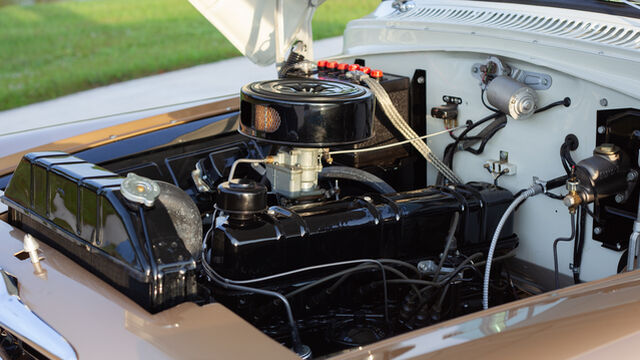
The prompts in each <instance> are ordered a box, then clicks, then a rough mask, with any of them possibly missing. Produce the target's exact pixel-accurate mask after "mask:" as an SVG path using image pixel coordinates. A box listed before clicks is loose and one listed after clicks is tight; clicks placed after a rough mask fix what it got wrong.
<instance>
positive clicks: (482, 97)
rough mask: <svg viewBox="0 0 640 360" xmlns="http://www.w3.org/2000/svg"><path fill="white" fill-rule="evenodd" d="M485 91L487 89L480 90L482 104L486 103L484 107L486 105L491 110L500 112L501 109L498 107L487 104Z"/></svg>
mask: <svg viewBox="0 0 640 360" xmlns="http://www.w3.org/2000/svg"><path fill="white" fill-rule="evenodd" d="M484 93H485V89H482V90H481V91H480V100H482V105H484V107H486V108H487V109H488V110H490V111H493V112H500V110H498V109H496V108H492V107H491V106H489V105H487V103H486V102H485V101H484Z"/></svg>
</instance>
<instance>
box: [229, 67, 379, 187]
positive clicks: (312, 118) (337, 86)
mask: <svg viewBox="0 0 640 360" xmlns="http://www.w3.org/2000/svg"><path fill="white" fill-rule="evenodd" d="M373 103H374V101H373V95H372V94H371V92H370V91H369V90H368V89H367V88H364V87H362V86H359V85H355V84H351V83H347V82H340V81H331V80H319V79H311V78H304V79H279V80H270V81H259V82H255V83H252V84H249V85H246V86H244V87H243V88H242V92H241V111H240V127H239V131H240V133H242V134H243V135H246V136H248V137H251V138H253V139H256V140H259V141H261V142H266V143H270V144H272V145H273V146H274V147H277V148H278V151H277V152H276V154H275V155H274V156H273V159H272V160H273V161H269V162H268V163H267V164H266V168H267V173H266V175H267V178H268V179H269V181H270V182H271V187H272V190H273V191H274V192H276V193H277V194H279V195H281V196H284V197H287V198H290V199H299V198H303V197H314V196H319V195H322V194H323V191H322V190H321V189H319V188H318V174H319V173H320V172H321V171H322V154H323V151H324V149H326V148H329V147H339V146H347V145H352V144H356V143H360V142H363V141H366V140H368V139H369V138H371V136H372V134H373V131H372V114H373Z"/></svg>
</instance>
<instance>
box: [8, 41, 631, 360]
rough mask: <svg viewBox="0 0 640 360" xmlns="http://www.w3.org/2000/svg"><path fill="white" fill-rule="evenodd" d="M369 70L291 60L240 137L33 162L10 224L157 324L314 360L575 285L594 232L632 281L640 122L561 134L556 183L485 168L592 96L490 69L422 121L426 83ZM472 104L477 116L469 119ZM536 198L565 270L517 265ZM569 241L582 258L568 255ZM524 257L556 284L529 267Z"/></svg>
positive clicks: (255, 93)
mask: <svg viewBox="0 0 640 360" xmlns="http://www.w3.org/2000/svg"><path fill="white" fill-rule="evenodd" d="M351 60H352V61H351ZM368 63H382V62H381V61H378V60H377V59H376V57H375V56H372V57H371V58H367V59H366V61H365V59H362V58H357V59H350V61H348V62H340V63H339V62H337V61H325V60H321V61H318V62H309V61H306V60H304V57H303V56H301V55H300V54H296V53H295V49H292V52H291V55H290V57H289V59H288V60H287V62H286V63H285V64H284V65H283V66H282V67H281V69H280V72H279V78H278V79H276V80H269V81H258V82H254V83H251V84H247V85H246V86H244V87H243V88H242V89H241V93H240V111H239V113H237V114H232V115H230V116H228V117H227V119H232V120H233V121H232V123H233V124H234V125H235V124H236V123H237V132H236V131H235V129H236V128H234V129H233V131H228V132H226V133H212V134H206V133H207V131H206V130H205V128H206V127H207V126H208V125H211V124H215V121H218V120H215V121H213V120H212V121H211V122H210V123H208V124H207V125H204V126H203V127H201V128H198V129H195V130H194V131H193V132H198V133H200V134H201V135H200V136H199V137H197V140H191V141H186V142H184V143H182V142H178V143H173V144H171V145H169V146H164V147H156V148H152V149H150V150H146V151H143V152H138V153H133V154H126V155H124V156H120V157H116V158H114V159H111V160H105V161H95V162H90V161H87V160H85V157H82V156H79V155H77V154H76V156H71V155H69V154H66V153H59V152H43V153H31V154H29V155H27V156H25V157H24V158H23V160H22V162H21V163H20V165H19V166H18V168H17V169H16V171H15V173H14V175H13V177H12V180H11V182H10V183H9V186H8V187H7V189H6V190H5V194H4V196H3V198H2V200H3V202H5V203H6V204H7V205H8V206H9V208H10V210H9V222H10V223H11V224H12V225H14V226H17V227H19V228H21V229H23V230H25V231H28V232H31V233H34V234H38V235H40V237H41V238H42V239H46V241H47V242H48V243H49V244H50V245H52V246H54V247H55V248H57V249H58V250H60V251H62V252H63V253H65V254H66V255H68V256H69V257H71V258H72V259H74V260H75V261H76V262H78V263H79V264H81V265H82V266H83V267H85V268H87V269H89V270H90V271H92V272H93V273H95V274H96V275H98V276H99V277H101V278H102V279H103V280H105V281H107V282H108V283H110V284H111V285H113V286H114V287H115V288H116V289H118V290H119V291H121V292H122V293H124V294H125V295H127V296H128V297H130V298H131V299H133V300H134V301H136V302H137V303H138V304H140V305H141V306H142V307H144V308H145V309H147V310H148V311H150V312H153V313H155V312H160V311H162V310H165V309H167V308H170V307H172V306H174V305H176V304H179V303H181V302H185V301H193V302H196V303H198V304H207V303H211V302H220V303H222V304H224V305H225V306H226V307H228V308H229V309H231V310H232V311H233V312H235V313H236V314H237V315H239V316H241V317H242V318H244V319H245V320H247V321H248V322H250V323H251V324H252V325H253V326H255V327H256V328H258V329H259V330H261V331H262V332H263V333H265V334H267V335H268V336H270V337H271V338H273V339H274V340H276V341H278V342H279V343H281V344H283V345H284V346H286V347H288V348H291V349H292V350H293V351H295V352H296V353H297V354H298V355H299V356H300V357H302V358H311V357H322V356H327V355H330V354H334V353H336V352H339V351H344V350H348V349H353V348H357V347H360V346H364V345H367V344H371V343H374V342H377V341H380V340H383V339H386V338H389V337H391V336H395V335H398V334H402V333H404V332H407V331H411V330H414V329H418V328H422V327H426V326H429V325H433V324H437V323H440V322H442V321H445V320H448V319H453V318H456V317H458V316H461V315H465V314H469V313H473V312H476V311H480V310H483V309H487V308H488V307H492V306H496V305H500V304H504V303H507V302H510V301H514V300H517V299H521V298H524V297H528V296H531V295H536V294H539V293H542V292H544V291H548V290H553V289H556V288H560V287H562V286H566V285H567V284H569V283H571V282H572V281H571V280H573V282H575V283H579V282H580V281H582V280H581V268H582V267H583V265H582V255H583V252H584V246H585V243H587V242H588V241H587V231H588V229H589V227H588V226H587V225H586V224H587V219H589V221H590V222H591V220H593V223H594V225H593V227H592V229H591V231H592V233H593V235H592V236H593V240H596V241H598V242H601V243H602V246H603V247H604V248H606V249H607V251H611V252H615V253H616V255H615V257H616V260H617V259H618V258H619V263H618V264H617V271H614V272H612V273H615V272H619V271H624V270H633V269H635V268H636V264H637V259H636V257H637V248H638V246H639V245H638V244H637V242H638V234H639V233H640V230H636V226H635V225H634V224H638V220H637V217H638V215H640V214H639V213H637V207H638V188H637V186H636V183H637V177H638V172H637V171H638V149H640V135H639V134H640V132H639V131H640V129H637V128H638V126H637V125H636V124H637V121H638V118H639V116H640V115H639V114H638V110H637V109H630V108H622V109H608V110H604V111H599V112H598V113H597V128H596V129H592V130H593V131H591V130H590V131H591V132H592V133H593V135H592V137H593V139H595V144H594V146H591V147H590V148H589V149H588V150H586V151H587V152H586V153H587V154H588V155H587V156H581V157H580V158H576V159H578V160H574V157H575V155H576V150H577V149H580V151H582V152H583V153H585V150H584V149H585V147H589V144H590V142H589V141H584V138H585V137H584V136H582V135H581V134H578V136H577V135H576V134H574V133H573V132H574V131H573V130H574V129H572V128H571V127H567V128H566V129H567V131H566V133H562V134H559V135H558V134H553V136H556V135H557V136H558V137H559V138H560V139H561V141H560V142H559V143H558V146H556V147H555V148H554V149H552V150H551V151H547V152H550V153H553V154H556V155H555V157H553V158H546V159H543V162H544V163H548V164H551V163H553V166H547V167H545V169H544V171H542V170H540V171H539V172H538V175H539V176H541V177H542V176H546V177H544V178H534V177H529V178H528V179H526V180H522V177H521V175H520V174H521V173H522V170H523V168H524V172H525V173H528V172H536V171H537V169H532V166H531V164H530V163H529V162H525V163H522V162H521V163H520V164H519V165H520V168H519V167H518V166H517V165H518V164H516V162H517V161H518V158H517V157H516V159H515V160H514V157H513V153H514V151H507V150H500V151H499V152H497V153H496V154H495V155H496V156H495V159H494V158H489V159H486V156H484V155H486V153H487V152H490V151H491V152H493V151H494V149H495V148H494V144H495V143H496V142H498V143H500V142H501V141H500V140H501V138H500V136H504V132H505V131H506V130H503V129H505V128H507V127H509V126H514V125H511V124H513V123H516V124H521V122H526V121H534V120H535V118H536V117H537V116H541V115H542V114H545V115H546V114H548V113H552V112H554V111H556V112H557V113H558V114H560V115H559V116H563V117H570V116H573V115H571V112H570V111H572V110H573V109H574V108H575V107H576V106H580V105H579V104H580V99H576V98H575V96H565V95H561V96H558V98H557V99H554V100H553V101H547V100H549V98H550V97H549V96H548V95H543V94H544V92H545V91H548V90H549V89H550V88H552V87H553V85H552V83H553V80H554V79H555V78H556V75H555V74H554V73H552V72H550V71H544V69H539V68H533V67H531V66H530V67H527V64H525V63H520V62H516V61H507V60H505V59H503V58H500V57H497V56H493V55H491V56H487V57H484V58H480V57H477V56H476V58H475V59H473V61H469V63H470V64H471V66H470V67H469V69H468V70H467V72H466V74H465V75H466V77H467V78H468V79H471V80H470V81H467V85H468V86H466V87H465V91H464V94H463V93H461V92H457V89H459V88H460V87H456V86H451V87H450V88H451V91H450V92H449V90H447V92H442V93H438V94H437V95H436V97H437V98H438V99H441V101H439V102H438V104H437V105H434V104H433V101H429V102H428V103H429V104H430V105H433V106H430V107H429V108H428V107H427V99H428V98H429V97H433V96H434V95H429V96H427V91H430V88H428V87H427V75H428V74H431V72H429V73H427V71H426V70H425V69H422V68H417V69H413V70H412V74H411V76H410V77H409V76H405V75H394V74H390V73H386V71H385V72H383V71H381V70H375V69H371V68H369V67H367V66H366V65H367V64H368ZM434 72H435V73H437V74H438V75H437V76H443V75H442V73H438V72H437V71H434ZM401 73H406V71H405V72H401ZM430 81H433V80H430ZM474 82H476V83H477V86H476V87H473V86H474V85H473V84H474ZM441 83H442V84H444V83H445V82H444V81H442V82H441ZM442 88H447V87H446V86H442V85H440V86H439V87H438V89H439V90H440V89H442ZM467 93H474V94H476V95H475V96H478V97H477V98H475V99H474V100H473V102H476V103H481V104H482V105H483V110H482V112H479V111H476V112H474V114H475V113H478V114H479V116H475V117H474V118H476V119H478V120H474V121H472V120H467V121H462V116H461V114H465V115H464V116H467V115H468V114H469V113H468V112H466V113H465V111H466V108H467V106H468V104H469V102H470V101H471V100H470V99H469V98H468V97H467ZM556 95H557V92H554V96H556ZM567 95H572V94H570V93H567ZM543 100H544V101H546V102H543ZM576 103H578V105H576ZM547 112H548V113H547ZM480 114H482V115H480ZM485 114H488V115H485ZM427 120H428V121H427ZM433 124H437V126H438V129H437V131H433V130H430V129H428V128H427V127H428V126H433ZM441 129H442V130H441ZM524 138H525V137H523V140H522V141H525V140H526V139H524ZM585 142H586V143H587V145H585ZM502 144H504V142H502ZM498 146H503V145H498ZM523 146H525V144H524V143H523ZM547 150H548V149H547ZM515 152H516V153H517V151H515ZM510 153H511V154H510ZM483 154H484V155H483ZM456 155H457V156H456ZM493 155H494V154H491V155H489V156H493ZM510 155H511V156H510ZM481 156H483V160H482V161H481V165H480V166H477V167H472V166H471V165H469V164H470V162H468V161H467V160H466V159H467V158H469V157H475V158H481ZM454 159H455V161H454ZM461 159H462V160H461ZM519 160H522V159H521V158H520V159H519ZM476 162H477V161H476ZM96 163H97V164H98V165H99V166H98V165H96ZM532 163H533V162H532ZM460 164H464V165H460ZM461 166H464V167H463V168H461ZM550 169H552V170H550ZM516 174H518V175H520V176H519V178H520V179H521V182H522V181H524V183H525V184H526V186H524V187H523V186H520V187H515V186H514V182H513V180H512V179H514V178H515V175H516ZM462 179H465V180H466V181H463V180H462ZM514 189H517V190H514ZM533 197H536V200H537V199H539V198H544V199H545V201H548V202H552V203H553V205H552V206H551V207H549V208H550V209H555V210H554V211H555V212H554V211H550V212H554V214H558V212H559V211H561V212H563V213H564V215H566V218H567V219H568V220H569V221H565V220H564V217H563V218H562V219H563V220H562V221H560V223H561V224H562V225H563V227H562V228H557V229H556V228H553V227H552V228H551V229H550V231H551V232H553V233H554V234H555V236H554V239H555V240H554V241H553V246H552V247H550V246H548V250H549V251H548V252H547V253H546V254H545V255H543V256H544V257H545V261H548V260H549V259H553V263H552V264H551V266H549V264H548V263H542V262H541V261H532V259H531V257H529V258H527V256H533V255H527V254H525V255H522V254H523V248H524V249H525V250H527V249H530V248H527V246H531V242H530V241H528V239H527V238H528V237H531V236H532V235H531V234H533V233H535V234H537V233H538V232H537V231H532V230H530V227H531V226H533V227H536V226H538V227H539V226H541V225H540V223H537V224H530V223H528V224H527V225H526V226H518V225H519V224H518V221H520V220H518V219H517V216H519V215H517V214H521V212H522V211H521V212H518V210H519V209H520V206H522V207H523V209H525V208H526V207H527V205H528V204H527V205H523V203H525V201H527V199H529V198H533ZM533 201H535V200H528V201H527V202H528V203H530V202H533ZM558 209H559V210H558ZM558 216H559V214H558ZM554 221H557V220H554ZM567 222H568V223H569V224H566V223H567ZM554 224H555V223H554ZM638 229H640V227H638ZM569 230H571V232H570V236H569V237H566V236H565V235H566V234H565V233H566V232H568V231H569ZM541 231H542V230H541ZM523 238H525V239H527V241H523ZM552 240H553V239H552ZM562 242H573V249H572V251H573V253H572V254H570V255H566V254H567V253H566V251H567V250H566V249H565V250H563V251H565V252H563V253H561V254H560V255H559V253H558V247H559V246H561V247H562V246H565V245H564V244H561V243H562ZM567 247H568V246H567ZM627 248H628V249H632V250H631V251H626V252H623V251H624V250H626V249H627ZM551 250H553V251H551ZM534 253H535V252H534V251H530V252H529V253H528V254H534ZM551 253H553V256H551ZM612 256H613V255H612ZM516 258H523V259H524V260H525V261H527V260H528V261H529V263H533V264H535V265H537V266H538V267H539V268H542V269H544V270H546V272H543V273H542V275H539V274H538V275H536V274H533V272H525V273H523V272H522V270H521V267H518V266H516V265H513V262H514V261H515V260H516ZM559 259H561V260H563V261H564V262H565V263H566V262H570V263H571V267H570V269H568V268H567V269H565V268H564V267H563V268H560V265H559ZM567 259H569V260H570V261H567ZM568 274H570V275H571V276H572V277H573V279H571V277H570V276H567V275H568Z"/></svg>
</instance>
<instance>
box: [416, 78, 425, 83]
mask: <svg viewBox="0 0 640 360" xmlns="http://www.w3.org/2000/svg"><path fill="white" fill-rule="evenodd" d="M416 82H417V83H418V84H424V76H420V77H419V78H417V79H416Z"/></svg>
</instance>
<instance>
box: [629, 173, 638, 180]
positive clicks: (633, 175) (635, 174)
mask: <svg viewBox="0 0 640 360" xmlns="http://www.w3.org/2000/svg"><path fill="white" fill-rule="evenodd" d="M637 178H638V173H637V172H635V171H629V173H628V174H627V181H634V180H635V179H637Z"/></svg>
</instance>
